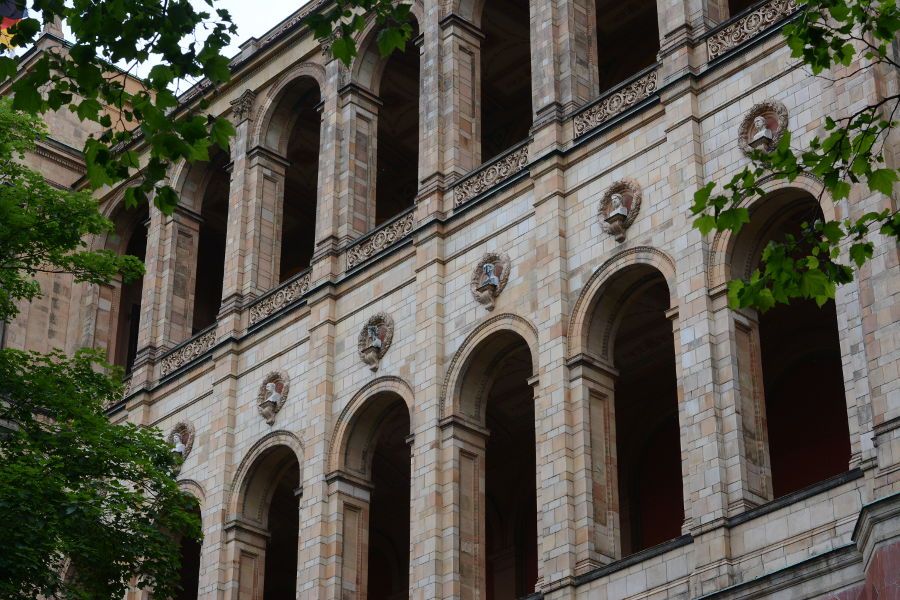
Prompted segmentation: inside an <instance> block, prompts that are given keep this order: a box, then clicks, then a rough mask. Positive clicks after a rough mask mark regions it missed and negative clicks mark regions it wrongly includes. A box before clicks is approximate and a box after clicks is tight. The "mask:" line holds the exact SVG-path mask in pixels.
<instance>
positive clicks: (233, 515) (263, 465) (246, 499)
mask: <svg viewBox="0 0 900 600" xmlns="http://www.w3.org/2000/svg"><path fill="white" fill-rule="evenodd" d="M303 458H304V454H303V443H302V442H301V441H300V438H298V437H297V436H296V435H294V434H293V433H291V432H289V431H273V432H272V433H270V434H269V435H267V436H265V437H264V438H262V439H260V440H259V441H257V442H256V443H255V444H254V445H253V446H252V447H251V448H250V450H248V451H247V454H246V455H245V456H244V458H243V460H241V463H240V465H238V468H237V471H236V472H235V475H234V479H233V480H232V485H231V489H230V491H229V499H228V502H227V504H226V506H228V514H229V520H232V519H240V520H242V521H252V522H254V523H256V524H257V525H259V526H261V527H264V525H265V523H266V517H267V511H268V507H269V500H270V497H271V495H272V493H273V492H274V487H275V485H274V484H275V483H277V482H278V480H279V478H280V475H281V474H283V472H284V471H285V469H287V468H290V467H292V466H293V465H292V464H291V463H293V462H294V461H296V463H297V465H298V467H299V470H300V483H301V485H302V483H303ZM248 492H249V493H248Z"/></svg>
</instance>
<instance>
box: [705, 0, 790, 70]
mask: <svg viewBox="0 0 900 600" xmlns="http://www.w3.org/2000/svg"><path fill="white" fill-rule="evenodd" d="M797 7H798V5H797V0H772V1H771V2H767V3H766V4H764V5H762V6H760V7H759V8H757V9H756V10H754V11H753V12H751V13H749V14H747V15H746V16H744V17H741V18H740V19H738V20H737V21H736V22H735V23H732V24H731V25H729V26H728V27H726V28H725V29H723V30H721V31H719V32H717V33H714V34H713V35H711V36H709V37H708V38H706V52H707V54H708V55H709V58H710V60H712V59H713V58H716V57H719V56H722V55H723V54H725V53H726V52H728V51H729V50H731V49H732V48H735V47H737V46H740V45H741V44H743V43H744V42H746V41H747V40H750V39H752V38H754V37H756V36H757V35H759V34H760V33H762V32H763V31H765V30H766V29H768V28H769V27H771V26H772V25H774V24H775V23H777V22H778V21H781V20H782V19H784V18H785V17H788V16H790V15H791V14H792V13H793V12H794V11H796V10H797Z"/></svg>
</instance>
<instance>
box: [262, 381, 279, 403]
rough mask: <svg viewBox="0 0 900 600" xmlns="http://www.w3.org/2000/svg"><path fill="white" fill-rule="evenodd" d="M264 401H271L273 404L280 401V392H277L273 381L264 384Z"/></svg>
mask: <svg viewBox="0 0 900 600" xmlns="http://www.w3.org/2000/svg"><path fill="white" fill-rule="evenodd" d="M265 401H266V402H271V403H272V404H274V405H275V406H278V404H280V403H281V394H279V393H278V386H277V385H275V382H274V381H270V382H269V383H267V384H266V399H265Z"/></svg>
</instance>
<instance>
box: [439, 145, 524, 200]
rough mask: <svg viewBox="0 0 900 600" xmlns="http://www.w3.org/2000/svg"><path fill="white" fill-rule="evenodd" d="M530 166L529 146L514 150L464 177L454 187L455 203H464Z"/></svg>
mask: <svg viewBox="0 0 900 600" xmlns="http://www.w3.org/2000/svg"><path fill="white" fill-rule="evenodd" d="M527 166H528V146H527V145H525V146H522V147H521V148H519V149H517V150H514V151H512V152H510V153H509V154H507V155H506V156H503V157H501V158H500V159H499V160H497V161H496V162H494V163H493V164H491V165H489V166H488V167H487V168H485V169H482V170H481V171H479V172H477V173H475V174H474V175H472V176H471V177H468V178H466V179H463V180H462V181H461V182H460V183H458V184H457V185H456V187H455V188H454V189H453V205H454V206H459V205H461V204H464V203H466V202H468V201H469V200H471V199H472V198H474V197H475V196H477V195H479V194H480V193H482V192H484V191H485V190H488V189H490V188H492V187H494V186H495V185H497V184H498V183H500V182H501V181H504V180H506V179H509V178H510V177H511V176H512V175H515V174H516V173H518V172H519V171H521V170H522V169H524V168H525V167H527Z"/></svg>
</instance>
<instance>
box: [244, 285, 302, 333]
mask: <svg viewBox="0 0 900 600" xmlns="http://www.w3.org/2000/svg"><path fill="white" fill-rule="evenodd" d="M309 277H310V274H309V273H306V274H305V275H304V276H303V277H301V278H300V279H297V280H296V281H293V282H291V283H290V284H288V285H286V286H285V287H283V288H281V289H280V290H278V291H276V292H275V293H274V294H269V295H268V296H265V297H264V298H261V299H260V300H259V301H257V302H256V303H255V304H252V305H251V306H250V324H251V325H255V324H257V323H259V322H260V321H262V320H263V319H265V318H266V317H268V316H270V315H273V314H275V313H276V312H278V311H279V310H281V309H282V308H284V307H285V306H287V305H289V304H292V303H293V302H294V301H296V300H298V299H299V298H300V297H301V296H303V294H305V293H306V292H308V291H309Z"/></svg>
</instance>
